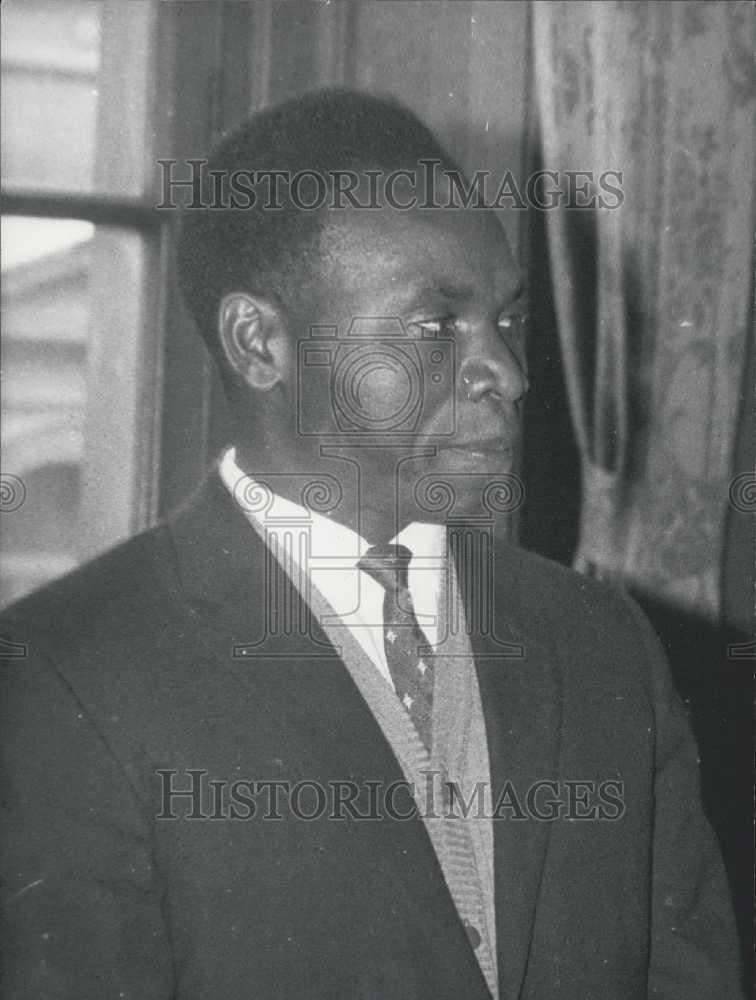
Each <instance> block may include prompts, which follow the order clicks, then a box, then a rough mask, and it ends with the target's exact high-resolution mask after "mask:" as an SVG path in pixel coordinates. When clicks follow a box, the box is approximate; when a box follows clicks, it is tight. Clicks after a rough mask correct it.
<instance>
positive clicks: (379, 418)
mask: <svg viewBox="0 0 756 1000" xmlns="http://www.w3.org/2000/svg"><path fill="white" fill-rule="evenodd" d="M344 388H345V389H347V391H349V393H350V395H351V396H352V401H353V403H354V405H355V406H356V408H357V409H358V410H359V411H361V412H362V413H364V414H365V416H366V417H368V418H370V419H372V420H375V421H376V423H377V424H383V423H385V422H386V421H389V422H391V420H392V417H394V416H396V417H399V414H400V413H401V412H402V411H403V410H404V408H405V406H406V403H407V402H408V400H409V397H410V396H411V395H412V393H413V389H414V386H413V384H412V380H411V378H410V376H409V374H408V372H407V371H406V369H405V368H403V367H402V366H401V365H397V364H392V363H391V362H390V361H386V360H384V359H380V358H376V359H370V358H366V359H365V362H364V364H363V365H361V366H359V367H358V369H357V370H356V371H355V372H354V376H353V378H352V379H351V385H349V386H345V387H344Z"/></svg>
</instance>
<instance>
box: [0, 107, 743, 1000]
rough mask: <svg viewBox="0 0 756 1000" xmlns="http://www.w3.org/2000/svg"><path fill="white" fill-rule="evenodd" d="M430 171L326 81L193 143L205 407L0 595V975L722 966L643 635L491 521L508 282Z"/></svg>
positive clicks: (718, 885)
mask: <svg viewBox="0 0 756 1000" xmlns="http://www.w3.org/2000/svg"><path fill="white" fill-rule="evenodd" d="M433 162H435V163H436V165H437V166H439V167H440V173H439V174H437V173H436V172H435V168H434V170H430V168H429V166H428V164H429V163H433ZM244 171H247V173H246V174H245V173H244ZM259 171H268V172H270V171H276V172H278V176H277V178H273V180H274V181H275V185H277V186H276V187H275V189H271V188H270V187H268V189H267V191H263V190H262V188H261V186H260V176H259V173H255V172H259ZM305 171H307V172H309V173H308V174H307V175H306V177H309V181H310V182H311V187H310V188H309V189H308V191H307V192H306V193H305V191H304V180H303V178H304V179H306V177H305V174H304V172H305ZM454 171H455V167H454V164H453V162H452V161H451V160H450V159H449V158H448V156H447V155H446V154H445V152H444V151H443V150H442V149H441V148H440V147H439V146H438V144H437V143H436V141H435V140H434V139H433V137H432V136H431V135H430V133H429V132H428V131H427V130H426V129H425V128H424V127H423V126H422V125H421V124H420V123H419V122H418V121H417V120H416V119H415V118H414V116H412V115H411V114H410V113H408V112H407V111H405V110H404V109H402V108H401V107H399V106H398V105H396V104H395V103H394V102H392V101H384V100H379V99H376V98H373V97H368V96H366V95H361V94H355V93H351V92H348V91H333V92H324V93H320V94H315V95H311V96H309V97H306V98H302V99H300V100H297V101H293V102H290V103H288V104H285V105H282V106H281V107H279V108H275V109H273V110H270V111H267V112H264V113H262V114H260V115H258V116H256V117H255V118H253V119H252V120H251V121H250V122H249V123H248V124H247V125H245V126H244V127H243V128H242V129H241V130H239V131H238V132H237V133H235V134H233V135H232V136H230V137H229V138H228V139H226V140H225V141H224V142H223V143H222V144H221V146H220V147H219V149H218V150H217V151H216V153H215V155H214V157H213V160H212V162H211V164H210V169H209V171H208V173H207V175H206V177H208V178H215V180H216V181H217V179H218V178H221V181H222V183H223V184H224V185H225V187H224V188H222V189H214V191H213V202H214V207H205V208H195V209H187V212H186V218H185V224H184V230H183V235H182V240H181V246H180V254H179V266H180V277H181V281H182V285H183V288H184V291H185V293H186V296H187V299H188V302H189V304H190V306H191V308H192V311H193V313H194V316H195V319H196V321H197V325H198V328H199V329H200V331H201V332H202V333H203V335H204V336H205V338H206V340H207V342H208V346H209V348H210V350H211V351H212V352H213V354H214V356H215V357H216V359H217V361H218V364H219V367H220V370H221V373H222V376H223V379H224V383H225V386H226V389H227V393H228V398H229V402H230V408H231V411H232V414H233V418H234V429H233V440H232V441H230V442H229V448H228V449H226V450H225V451H224V453H223V454H222V456H220V458H219V462H218V465H217V467H216V468H215V469H213V470H212V471H211V472H210V473H209V475H208V479H207V481H206V483H205V484H203V486H202V487H201V489H200V491H199V492H198V494H197V496H196V497H194V498H193V499H192V500H190V501H189V502H188V503H187V505H186V506H185V507H184V508H183V509H182V510H180V511H179V512H178V513H176V514H175V515H174V516H173V517H171V518H169V519H168V521H167V522H166V523H164V524H161V525H159V526H157V527H156V528H155V529H153V530H151V531H149V532H147V533H145V534H143V535H141V536H139V537H138V538H135V539H133V540H131V541H129V542H128V543H126V544H125V545H123V546H121V547H120V548H118V549H117V550H115V551H114V552H111V553H108V554H106V555H105V556H103V557H102V558H100V559H98V560H97V561H95V562H94V563H92V564H90V565H88V566H85V567H83V568H82V569H80V570H78V571H77V572H75V573H74V574H72V575H71V576H70V577H68V578H67V579H65V580H63V581H61V582H59V583H56V584H54V585H52V586H51V587H48V588H46V589H45V590H44V591H42V592H41V593H39V594H37V595H35V596H32V597H31V598H29V599H27V600H25V601H22V602H21V603H20V604H18V605H17V606H16V607H14V608H13V609H11V610H10V611H9V612H8V613H7V615H6V624H5V632H6V634H7V636H8V641H10V642H12V643H14V644H15V645H14V646H13V647H12V649H13V650H15V651H16V652H18V651H21V652H22V653H23V654H24V655H17V656H11V657H9V658H8V663H7V667H6V671H5V675H4V676H5V680H4V684H5V690H4V698H3V708H4V711H5V714H6V721H5V725H4V732H5V735H6V744H7V746H6V750H5V757H4V760H5V766H6V775H7V776H6V777H4V790H5V791H4V798H5V806H6V809H7V818H6V820H5V824H4V829H5V848H4V886H5V889H4V891H5V893H6V900H5V907H4V910H5V913H6V917H7V922H8V930H7V931H6V934H7V937H8V945H7V958H8V961H7V968H8V972H7V977H8V978H7V982H8V986H7V989H8V991H9V992H8V995H9V996H34V997H75V998H77V1000H81V998H85V997H92V998H97V1000H101V998H104V997H111V996H112V997H134V998H138V1000H149V998H158V997H159V998H168V997H176V998H181V1000H190V998H191V1000H194V998H200V997H203V998H204V997H219V998H221V997H222V998H224V1000H233V998H242V997H244V998H248V997H259V998H273V997H292V998H294V997H318V998H328V1000H335V998H343V1000H355V998H397V1000H398V998H401V1000H410V998H413V1000H420V998H423V1000H431V998H433V1000H439V998H448V1000H459V998H462V997H464V998H480V1000H483V998H490V997H491V996H494V997H499V998H502V1000H514V998H516V997H523V998H531V1000H535V998H547V997H548V998H552V997H559V998H560V1000H562V998H564V1000H591V998H595V1000H612V998H623V1000H630V998H638V1000H640V998H645V997H655V998H665V1000H673V998H675V1000H677V998H679V1000H683V998H685V1000H691V998H696V997H698V998H702V1000H703V998H707V1000H708V998H712V997H735V996H737V995H738V985H737V978H738V976H737V960H736V957H735V943H734V942H735V937H734V930H733V926H732V920H731V914H730V907H729V902H728V893H727V889H726V886H725V881H724V876H723V872H722V867H721V863H720V859H719V856H718V851H717V848H716V844H715V841H714V838H713V835H712V833H711V831H710V829H709V827H708V825H707V823H706V821H705V819H704V817H703V815H702V812H701V808H700V804H699V796H698V789H697V761H696V751H695V747H694V745H693V742H692V739H691V736H690V732H689V729H688V725H687V722H686V720H685V718H684V715H683V712H682V710H681V707H680V705H679V703H678V701H677V699H676V696H675V694H674V692H673V689H672V685H671V682H670V679H669V676H668V673H667V670H666V667H665V664H664V662H663V658H662V656H661V654H660V652H659V648H658V644H657V642H656V640H655V638H654V636H653V635H652V633H651V631H650V629H649V627H648V625H647V624H646V623H645V621H644V619H643V618H642V617H641V615H640V613H639V612H638V611H637V609H636V608H635V606H634V605H633V604H632V603H631V602H630V601H628V600H627V599H626V598H625V597H623V596H622V595H621V594H620V593H619V592H615V591H613V590H610V589H608V588H605V587H603V586H600V585H598V584H596V583H594V582H592V581H589V580H586V579H583V578H582V577H578V576H576V575H575V574H573V573H571V572H569V571H567V570H565V569H563V568H560V567H557V566H555V565H552V564H549V563H547V562H545V561H544V560H541V559H540V558H537V557H535V556H532V555H529V554H527V553H525V552H523V551H521V550H519V549H517V548H515V547H513V546H511V545H510V544H508V543H507V541H506V540H505V538H503V537H502V535H505V534H506V530H507V529H506V515H507V514H508V513H509V511H511V509H513V507H514V506H516V501H517V483H518V480H517V479H516V476H515V470H516V467H517V447H518V424H519V416H520V407H521V403H522V398H523V395H524V393H525V391H526V387H527V382H526V378H525V374H524V354H523V343H522V338H521V332H522V325H523V324H522V312H521V307H520V305H519V302H520V293H521V284H520V279H519V276H518V274H517V270H516V268H515V265H514V263H513V260H512V256H511V253H510V251H509V249H508V246H507V242H506V239H505V236H504V233H503V231H502V229H501V227H500V225H499V223H498V220H497V219H496V218H495V216H494V215H493V214H492V213H491V212H488V211H476V210H473V209H469V210H464V211H463V210H460V209H459V208H458V207H457V208H455V207H450V208H444V207H441V208H439V207H431V206H438V204H442V205H446V204H447V200H448V199H447V197H446V192H445V191H444V193H441V191H440V189H441V187H442V186H443V185H444V184H445V183H446V181H447V180H448V177H449V176H450V175H451V174H453V172H454ZM297 174H298V175H299V179H298V180H294V177H295V175H297ZM271 177H272V175H270V174H268V176H267V178H263V181H265V183H266V184H269V183H270V182H271ZM345 177H346V178H347V181H346V182H345V181H344V178H345ZM232 178H233V180H232ZM350 178H353V179H354V183H352V180H351V179H350ZM321 179H322V184H324V185H325V190H326V193H327V198H326V199H325V200H324V199H323V198H321V197H320V185H321ZM347 188H348V189H349V192H350V194H351V197H346V196H344V197H342V196H341V195H343V193H344V191H346V190H347ZM251 191H254V193H255V199H254V202H253V199H252V197H251V196H250V192H251ZM218 192H220V193H219V194H218ZM339 192H341V195H340V194H339ZM232 194H233V195H234V200H233V201H232V199H231V195H232ZM216 195H217V197H216ZM436 196H438V197H436ZM242 202H243V204H242ZM315 202H317V205H315ZM306 205H309V206H310V207H309V208H308V207H305V206H306ZM400 205H401V206H404V207H399V206H400ZM278 206H280V207H278Z"/></svg>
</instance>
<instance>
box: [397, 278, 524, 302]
mask: <svg viewBox="0 0 756 1000" xmlns="http://www.w3.org/2000/svg"><path fill="white" fill-rule="evenodd" d="M526 291H527V288H526V285H525V282H524V281H522V280H520V281H519V282H518V283H517V285H516V286H515V287H514V288H513V289H512V292H511V294H510V295H509V296H508V297H507V300H506V304H509V305H515V304H516V303H517V302H519V300H520V299H522V298H524V297H525V294H526ZM427 298H443V299H446V300H447V301H449V302H470V301H471V300H472V299H474V298H475V289H474V288H473V286H472V285H450V284H448V283H446V282H438V283H437V284H433V283H431V284H422V285H421V284H418V285H415V286H414V287H412V288H410V290H409V291H408V292H407V295H406V296H403V297H402V301H401V305H402V306H403V307H404V308H407V307H408V306H410V305H412V304H413V303H415V302H416V301H420V300H422V299H427Z"/></svg>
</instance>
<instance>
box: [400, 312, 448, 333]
mask: <svg viewBox="0 0 756 1000" xmlns="http://www.w3.org/2000/svg"><path fill="white" fill-rule="evenodd" d="M453 326H454V317H453V316H442V317H441V318H440V319H422V320H417V321H416V322H414V323H410V324H409V330H410V333H414V334H415V335H419V336H421V337H428V336H430V337H438V336H439V334H442V333H450V332H452V330H453Z"/></svg>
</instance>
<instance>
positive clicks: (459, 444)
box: [440, 437, 512, 456]
mask: <svg viewBox="0 0 756 1000" xmlns="http://www.w3.org/2000/svg"><path fill="white" fill-rule="evenodd" d="M440 450H441V451H460V452H464V453H465V454H467V455H480V456H486V455H507V454H509V453H510V452H511V451H512V447H511V445H509V444H507V442H506V440H505V439H504V438H500V437H497V438H486V439H481V438H470V439H468V440H464V441H457V440H454V441H449V442H448V443H447V444H444V445H443V446H442V447H441V449H440Z"/></svg>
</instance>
